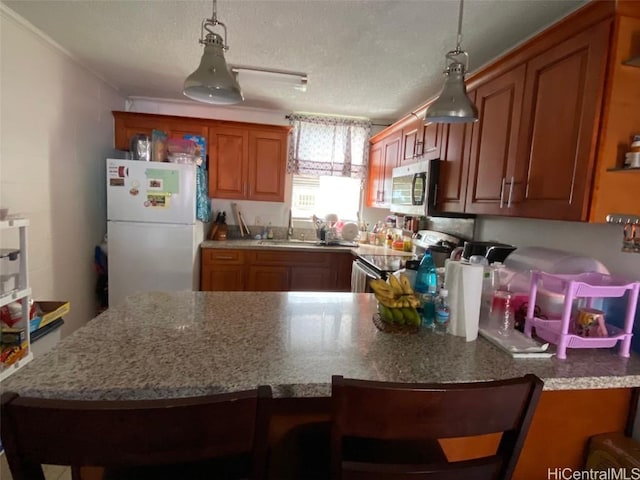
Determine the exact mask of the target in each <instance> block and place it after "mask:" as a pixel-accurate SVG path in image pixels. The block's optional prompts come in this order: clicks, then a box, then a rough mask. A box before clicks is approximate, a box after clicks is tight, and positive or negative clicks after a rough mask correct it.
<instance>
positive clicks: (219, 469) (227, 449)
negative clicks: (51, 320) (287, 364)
mask: <svg viewBox="0 0 640 480" xmlns="http://www.w3.org/2000/svg"><path fill="white" fill-rule="evenodd" d="M271 397H272V394H271V387H268V386H261V387H258V388H257V389H254V390H248V391H242V392H237V393H223V394H217V395H209V396H202V397H189V398H176V399H162V400H133V401H84V400H83V401H75V400H53V399H41V398H31V397H21V396H19V395H17V394H16V393H10V392H7V393H4V394H3V395H2V399H1V414H2V417H1V418H2V424H1V427H0V428H1V430H0V433H1V435H2V443H3V446H4V448H5V451H6V454H7V460H8V463H9V468H10V470H11V474H12V476H13V479H14V480H44V478H45V477H44V475H43V471H42V467H41V465H42V464H53V465H69V466H71V467H72V474H73V477H74V479H75V478H79V473H78V472H79V469H80V467H82V466H100V467H104V472H105V473H104V478H127V479H128V478H136V479H146V478H175V479H185V480H186V479H200V478H202V479H204V478H211V479H217V478H224V479H227V478H249V479H252V480H262V479H264V478H265V476H266V470H267V455H268V451H267V436H268V426H269V425H268V424H269V414H270V408H271V406H270V405H271Z"/></svg>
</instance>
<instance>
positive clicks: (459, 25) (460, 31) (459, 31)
mask: <svg viewBox="0 0 640 480" xmlns="http://www.w3.org/2000/svg"><path fill="white" fill-rule="evenodd" d="M214 3H215V0H214ZM463 4H464V0H460V13H459V14H458V42H457V43H456V52H462V48H461V47H460V45H461V44H462V9H463ZM214 15H215V14H214ZM214 18H215V17H214Z"/></svg>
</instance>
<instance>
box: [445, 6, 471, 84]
mask: <svg viewBox="0 0 640 480" xmlns="http://www.w3.org/2000/svg"><path fill="white" fill-rule="evenodd" d="M463 8H464V0H460V11H459V13H458V37H457V41H456V49H455V50H451V51H450V52H447V55H446V56H445V69H444V73H446V74H448V73H450V72H451V70H452V69H454V68H455V69H460V68H462V69H463V74H464V72H467V71H468V70H469V54H468V53H467V52H465V51H464V50H462V11H463ZM460 56H464V63H462V62H461V61H460V58H459V57H460ZM449 61H450V62H451V63H448V62H449Z"/></svg>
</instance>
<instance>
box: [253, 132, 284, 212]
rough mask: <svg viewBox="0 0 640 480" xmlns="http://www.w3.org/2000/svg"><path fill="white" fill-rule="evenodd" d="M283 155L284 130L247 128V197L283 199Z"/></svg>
mask: <svg viewBox="0 0 640 480" xmlns="http://www.w3.org/2000/svg"><path fill="white" fill-rule="evenodd" d="M286 158H287V133H286V132H273V131H270V130H267V131H262V130H250V131H249V177H248V181H247V184H248V192H247V199H249V200H262V201H269V202H282V201H284V178H285V170H286Z"/></svg>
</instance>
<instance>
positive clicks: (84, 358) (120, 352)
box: [2, 292, 640, 399]
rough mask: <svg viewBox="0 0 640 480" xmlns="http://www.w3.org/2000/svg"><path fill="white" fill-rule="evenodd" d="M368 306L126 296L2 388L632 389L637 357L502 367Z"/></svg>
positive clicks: (497, 357)
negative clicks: (381, 319)
mask: <svg viewBox="0 0 640 480" xmlns="http://www.w3.org/2000/svg"><path fill="white" fill-rule="evenodd" d="M374 310H375V299H374V297H373V296H372V295H370V294H352V293H315V292H288V293H256V292H180V293H159V292H158V293H148V294H141V295H137V296H132V297H129V299H128V300H127V301H126V302H125V303H124V304H123V305H122V306H121V307H118V308H113V309H110V310H108V311H106V312H104V313H103V314H101V315H100V316H98V317H97V318H95V319H94V320H92V321H91V322H89V323H88V324H87V325H86V326H84V327H83V328H81V329H79V330H77V331H76V332H74V333H73V334H72V335H71V336H69V337H67V338H65V339H64V340H63V341H62V342H60V343H59V344H58V347H57V348H56V349H55V350H53V351H51V352H49V353H48V354H46V355H43V356H42V357H40V358H36V359H35V360H34V361H33V362H31V363H30V364H28V365H27V366H25V367H24V368H23V369H22V370H20V371H18V372H16V374H14V375H13V376H12V377H10V378H9V379H7V380H6V381H5V382H3V385H2V388H3V390H9V389H10V390H16V391H18V392H19V393H23V394H29V395H34V396H39V397H58V398H75V399H140V398H158V397H176V396H189V395H204V394H209V393H216V392H223V391H233V390H241V389H246V388H253V387H255V386H256V385H258V384H269V385H271V386H272V387H273V389H274V395H275V396H276V397H314V396H328V395H329V394H330V383H331V375H333V374H340V375H344V376H347V377H355V378H363V379H371V380H384V381H398V382H455V381H477V380H490V379H499V378H507V377H515V376H520V375H524V374H525V373H529V372H531V373H535V374H536V375H538V376H540V377H541V378H542V379H544V381H545V389H547V390H564V389H598V388H614V387H633V386H640V358H638V357H637V356H632V358H629V359H623V358H621V357H619V356H618V355H617V350H616V349H602V350H570V351H569V353H568V358H567V360H565V361H561V360H557V359H555V358H552V359H535V360H534V359H531V360H530V359H517V360H515V359H512V358H511V357H510V356H508V355H506V354H504V353H502V352H501V351H499V350H497V349H496V348H495V347H493V346H492V345H491V344H489V343H488V342H487V341H485V340H484V339H482V338H479V339H478V340H477V341H475V342H470V343H467V342H465V341H464V340H463V339H462V338H459V337H453V336H450V335H444V336H441V335H436V334H434V333H432V332H427V331H425V332H420V333H419V334H414V335H398V334H395V335H392V334H386V333H382V332H379V331H378V330H376V328H375V326H374V325H373V322H372V321H371V316H372V313H373V312H374Z"/></svg>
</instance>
